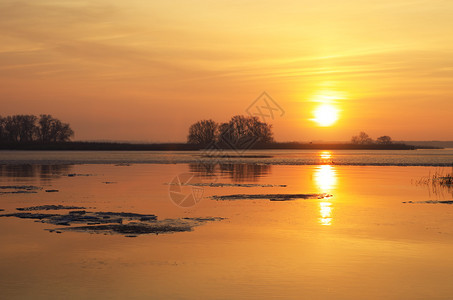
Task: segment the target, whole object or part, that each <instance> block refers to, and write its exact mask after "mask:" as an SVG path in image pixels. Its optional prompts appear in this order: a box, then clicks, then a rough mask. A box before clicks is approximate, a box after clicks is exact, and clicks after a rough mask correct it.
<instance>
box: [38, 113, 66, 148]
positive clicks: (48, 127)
mask: <svg viewBox="0 0 453 300" xmlns="http://www.w3.org/2000/svg"><path fill="white" fill-rule="evenodd" d="M37 133H38V140H39V141H40V142H42V143H52V142H53V143H55V142H67V141H69V140H70V138H71V137H72V136H73V135H74V131H72V129H71V127H70V126H69V124H66V123H62V122H61V121H60V120H58V119H55V118H53V117H52V116H51V115H40V118H39V121H38V129H37Z"/></svg>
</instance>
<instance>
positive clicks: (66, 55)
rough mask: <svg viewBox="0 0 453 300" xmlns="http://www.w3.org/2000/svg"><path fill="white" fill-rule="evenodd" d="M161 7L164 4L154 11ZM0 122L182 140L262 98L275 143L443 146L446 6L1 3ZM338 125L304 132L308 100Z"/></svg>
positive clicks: (448, 90) (308, 126)
mask: <svg viewBox="0 0 453 300" xmlns="http://www.w3.org/2000/svg"><path fill="white" fill-rule="evenodd" d="M165 2H168V3H165ZM0 14H1V17H0V107H1V110H0V114H1V115H9V114H25V113H30V114H40V113H50V114H52V115H54V116H55V117H58V118H60V119H62V120H63V121H65V122H69V123H70V124H71V125H72V127H73V129H74V131H75V132H76V137H75V139H77V140H98V139H108V140H136V141H155V142H164V141H185V138H186V135H187V128H188V126H189V125H190V124H191V123H193V122H195V121H197V120H200V119H203V118H213V119H215V120H217V121H226V120H228V119H229V118H230V117H231V116H232V115H236V114H245V110H246V108H247V107H248V106H249V105H250V103H252V102H253V101H254V100H255V99H256V98H257V97H258V96H259V95H260V94H261V93H262V92H263V91H267V92H268V93H269V94H270V95H271V96H272V97H273V98H274V100H275V101H276V102H277V103H278V104H279V105H280V106H281V107H282V108H283V109H284V110H285V115H284V116H282V117H277V118H275V119H274V120H273V121H272V123H273V125H274V132H275V138H276V139H277V140H278V141H292V140H298V141H312V140H335V141H338V140H349V139H350V137H351V136H352V135H354V134H356V133H357V132H358V131H361V130H363V131H366V132H368V133H369V134H370V135H371V136H372V137H374V138H375V137H377V136H379V135H384V134H386V135H390V136H392V137H393V138H394V139H405V140H434V139H436V140H453V133H452V125H453V118H452V116H451V115H452V112H453V101H452V99H453V88H452V84H453V55H452V53H453V18H452V17H451V16H452V15H453V2H452V1H439V0H427V1H424V0H391V1H389V0H380V1H358V0H345V1H337V0H317V1H313V0H310V1H308V0H306V1H303V0H302V1H285V0H280V1H248V0H241V1H239V0H216V1H199V0H193V1H180V0H173V1H138V0H131V1H118V0H109V1H107V0H94V1H69V0H58V1H48V0H40V1H30V0H24V1H9V0H0ZM324 102H328V103H331V104H333V105H334V106H335V107H337V108H338V109H339V110H340V116H339V119H338V121H337V122H336V123H335V124H334V125H333V126H330V127H319V126H317V125H316V123H314V122H313V121H311V120H310V119H312V118H313V115H312V112H313V110H314V109H315V107H316V106H317V105H319V104H320V103H324Z"/></svg>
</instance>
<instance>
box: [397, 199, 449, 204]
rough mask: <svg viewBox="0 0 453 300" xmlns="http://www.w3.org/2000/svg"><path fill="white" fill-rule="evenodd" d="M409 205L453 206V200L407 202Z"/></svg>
mask: <svg viewBox="0 0 453 300" xmlns="http://www.w3.org/2000/svg"><path fill="white" fill-rule="evenodd" d="M403 203H409V204H417V203H418V204H420V203H421V204H423V203H424V204H453V200H427V201H407V202H403Z"/></svg>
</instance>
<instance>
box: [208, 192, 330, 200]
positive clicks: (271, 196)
mask: <svg viewBox="0 0 453 300" xmlns="http://www.w3.org/2000/svg"><path fill="white" fill-rule="evenodd" d="M329 197H332V195H330V194H325V193H323V194H235V195H223V196H212V197H211V199H214V200H256V199H264V200H266V199H267V200H270V201H291V200H297V199H323V198H329Z"/></svg>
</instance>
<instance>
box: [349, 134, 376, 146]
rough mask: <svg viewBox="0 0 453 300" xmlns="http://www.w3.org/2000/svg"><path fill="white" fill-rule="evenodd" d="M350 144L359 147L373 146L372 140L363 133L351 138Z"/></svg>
mask: <svg viewBox="0 0 453 300" xmlns="http://www.w3.org/2000/svg"><path fill="white" fill-rule="evenodd" d="M351 143H353V144H359V145H369V144H373V139H372V138H370V136H369V135H368V134H366V133H365V132H363V131H362V132H360V133H359V135H355V136H353V137H352V138H351Z"/></svg>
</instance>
